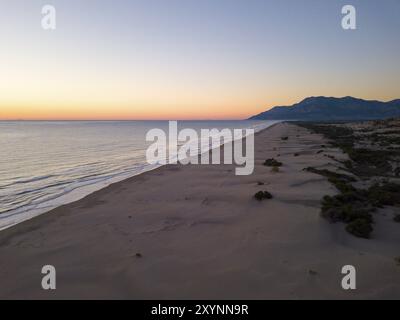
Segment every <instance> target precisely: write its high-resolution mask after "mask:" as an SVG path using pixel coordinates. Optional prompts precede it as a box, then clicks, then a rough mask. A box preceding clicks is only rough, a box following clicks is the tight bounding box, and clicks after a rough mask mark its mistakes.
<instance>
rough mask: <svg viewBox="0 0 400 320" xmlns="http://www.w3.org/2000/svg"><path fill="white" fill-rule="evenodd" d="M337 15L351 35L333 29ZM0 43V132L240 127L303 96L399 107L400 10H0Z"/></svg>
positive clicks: (227, 3)
mask: <svg viewBox="0 0 400 320" xmlns="http://www.w3.org/2000/svg"><path fill="white" fill-rule="evenodd" d="M46 4H50V5H53V6H54V7H55V9H56V19H57V20H56V22H57V27H56V30H53V31H49V30H43V28H42V26H41V20H42V14H41V10H42V6H44V5H46ZM346 4H351V5H353V6H354V7H355V8H356V13H357V29H356V30H344V29H343V28H342V27H341V19H342V17H343V15H342V13H341V8H342V7H343V6H344V5H346ZM0 39H1V48H0V119H3V120H7V119H176V120H180V119H243V118H247V117H249V116H251V115H254V114H257V113H259V112H262V111H265V110H267V109H269V108H271V107H273V106H275V105H291V104H293V103H295V102H298V101H300V100H302V99H304V98H305V97H308V96H320V95H325V96H336V97H341V96H348V95H351V96H355V97H359V98H364V99H378V100H384V101H388V100H392V99H395V98H400V89H399V83H400V58H399V57H400V56H399V53H400V1H399V0H384V1H382V0H347V1H341V0H329V1H326V0H324V1H321V0H302V1H299V0H279V1H278V0H277V1H272V0H85V1H83V0H45V1H43V0H1V2H0Z"/></svg>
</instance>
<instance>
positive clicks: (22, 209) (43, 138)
mask: <svg viewBox="0 0 400 320" xmlns="http://www.w3.org/2000/svg"><path fill="white" fill-rule="evenodd" d="M273 123H275V122H273V121H180V122H178V127H179V128H180V129H181V128H192V129H195V130H196V131H197V132H200V129H206V128H210V129H211V128H217V129H222V128H231V129H239V128H255V129H256V131H257V130H260V129H263V128H265V127H268V126H270V125H272V124H273ZM152 128H160V129H164V130H166V132H168V131H167V128H168V122H167V121H15V122H12V121H4V122H1V121H0V155H1V157H0V230H1V229H4V228H6V227H9V226H11V225H14V224H16V223H18V222H21V221H23V220H26V219H29V218H31V217H33V216H36V215H38V214H40V213H43V212H46V211H48V210H50V209H53V208H55V207H57V206H59V205H61V204H65V203H68V202H71V201H75V200H78V199H80V198H82V197H84V196H85V195H87V194H89V193H91V192H94V191H95V190H99V189H101V188H103V187H105V186H107V185H109V184H110V183H113V182H116V181H120V180H123V179H125V178H128V177H131V176H134V175H137V174H140V173H142V172H144V171H148V170H151V169H154V168H155V167H156V166H155V165H149V164H147V163H146V158H145V151H146V148H147V147H148V145H149V144H150V143H151V142H146V141H145V136H146V133H147V132H148V130H150V129H152Z"/></svg>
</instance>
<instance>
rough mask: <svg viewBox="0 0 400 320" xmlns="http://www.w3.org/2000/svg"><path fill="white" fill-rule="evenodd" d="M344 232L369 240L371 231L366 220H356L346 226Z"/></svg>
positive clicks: (369, 224)
mask: <svg viewBox="0 0 400 320" xmlns="http://www.w3.org/2000/svg"><path fill="white" fill-rule="evenodd" d="M346 230H347V232H349V233H351V234H352V235H354V236H356V237H359V238H365V239H369V238H370V235H371V232H372V230H373V229H372V226H371V223H370V222H368V221H367V220H365V219H356V220H354V221H352V222H350V223H349V224H348V225H347V226H346Z"/></svg>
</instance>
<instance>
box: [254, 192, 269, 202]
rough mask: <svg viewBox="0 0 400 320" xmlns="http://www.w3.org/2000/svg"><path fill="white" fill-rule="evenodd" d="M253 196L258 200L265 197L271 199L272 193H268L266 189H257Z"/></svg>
mask: <svg viewBox="0 0 400 320" xmlns="http://www.w3.org/2000/svg"><path fill="white" fill-rule="evenodd" d="M254 198H256V199H257V200H258V201H262V200H265V199H272V194H270V193H269V192H268V191H258V192H257V193H256V194H255V195H254Z"/></svg>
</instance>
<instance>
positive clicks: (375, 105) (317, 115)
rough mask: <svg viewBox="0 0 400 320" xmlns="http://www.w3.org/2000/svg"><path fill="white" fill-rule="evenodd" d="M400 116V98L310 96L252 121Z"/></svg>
mask: <svg viewBox="0 0 400 320" xmlns="http://www.w3.org/2000/svg"><path fill="white" fill-rule="evenodd" d="M391 117H400V99H397V100H393V101H389V102H382V101H375V100H363V99H357V98H353V97H344V98H332V97H309V98H306V99H304V100H303V101H301V102H299V103H295V104H294V105H292V106H278V107H274V108H272V109H270V110H268V111H265V112H262V113H260V114H258V115H255V116H253V117H251V118H249V120H313V121H315V120H374V119H385V118H391Z"/></svg>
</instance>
